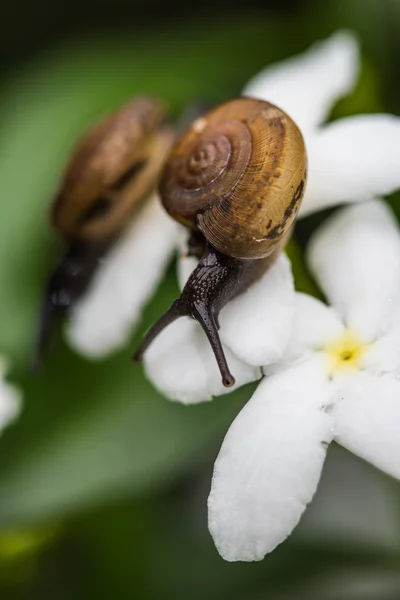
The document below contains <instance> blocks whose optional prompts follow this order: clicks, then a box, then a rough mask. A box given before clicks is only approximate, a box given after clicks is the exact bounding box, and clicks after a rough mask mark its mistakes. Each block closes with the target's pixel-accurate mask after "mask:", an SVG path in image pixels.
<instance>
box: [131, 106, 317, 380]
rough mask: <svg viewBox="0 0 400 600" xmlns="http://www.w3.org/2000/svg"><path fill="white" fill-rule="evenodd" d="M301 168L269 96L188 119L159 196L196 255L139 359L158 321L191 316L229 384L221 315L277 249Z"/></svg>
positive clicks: (297, 145) (293, 208)
mask: <svg viewBox="0 0 400 600" xmlns="http://www.w3.org/2000/svg"><path fill="white" fill-rule="evenodd" d="M306 168H307V157H306V150H305V145H304V141H303V137H302V135H301V133H300V131H299V129H298V127H297V126H296V124H295V123H294V122H293V121H292V119H291V118H290V117H289V116H288V115H287V114H286V113H284V112H283V111H282V110H281V109H279V108H278V107H276V106H274V105H273V104H270V103H268V102H264V101H262V100H255V99H252V98H240V99H236V100H232V101H230V102H227V103H225V104H222V105H220V106H218V107H217V108H215V109H213V110H211V111H210V112H208V113H207V114H206V115H204V116H203V117H201V118H198V119H197V120H195V121H194V123H193V124H192V126H191V127H190V128H189V129H188V130H187V131H186V132H185V133H184V134H183V135H182V136H181V137H180V139H179V140H178V141H177V142H176V144H175V145H174V147H173V149H172V150H171V153H170V155H169V157H168V160H167V162H166V164H165V167H164V170H163V174H162V176H161V181H160V195H161V199H162V202H163V205H164V207H165V209H166V210H167V212H168V213H169V214H170V215H171V217H173V218H174V219H176V220H177V221H179V222H180V223H182V224H183V225H185V226H187V227H188V228H190V229H191V230H192V232H193V233H192V235H191V238H190V240H189V246H188V254H190V255H195V256H197V257H198V258H199V259H200V258H201V260H200V262H199V264H198V266H197V267H196V269H195V270H194V271H193V273H192V275H191V276H190V278H189V280H188V281H187V283H186V286H185V287H184V289H183V292H182V294H181V296H180V298H178V299H177V300H175V302H174V303H173V304H172V306H171V308H170V309H169V310H168V311H167V312H166V313H165V315H164V316H163V317H161V319H160V320H159V321H158V322H157V323H156V324H155V325H154V326H153V327H152V328H151V329H150V331H149V332H148V334H147V336H146V337H145V339H144V340H143V342H142V344H141V345H140V347H139V349H138V350H137V352H136V354H135V359H136V360H137V361H141V360H142V358H143V354H144V352H145V350H146V349H147V347H148V346H149V344H150V343H151V342H152V340H153V339H154V338H155V337H156V336H157V335H158V334H159V333H160V332H161V331H162V329H164V328H165V327H166V326H167V325H168V324H170V323H171V322H173V321H174V320H175V319H178V318H179V317H182V316H189V317H192V318H193V319H196V320H197V321H198V322H199V323H200V325H201V326H202V328H203V330H204V332H205V334H206V335H207V338H208V340H209V342H210V345H211V347H212V350H213V352H214V354H215V357H216V360H217V363H218V366H219V369H220V372H221V376H222V382H223V384H224V385H225V386H226V387H229V386H231V385H233V384H234V382H235V380H234V377H233V376H232V374H231V373H230V371H229V367H228V365H227V361H226V358H225V355H224V351H223V348H222V344H221V341H220V338H219V334H218V330H219V323H218V315H219V312H220V310H221V309H222V308H223V306H224V305H225V304H226V303H227V302H228V301H229V300H230V299H231V298H233V297H234V296H236V295H238V294H240V293H241V292H243V291H245V290H246V289H247V288H248V287H249V285H251V283H253V282H254V281H256V280H257V279H258V278H259V277H260V276H261V275H262V274H263V273H264V272H265V270H266V269H267V268H269V266H270V265H271V264H272V262H273V261H274V260H275V258H276V257H277V256H278V254H279V252H280V251H281V250H282V248H283V246H284V244H285V242H286V241H287V239H288V236H289V235H290V231H291V227H292V224H293V221H294V219H295V217H296V214H297V211H298V209H299V206H300V203H301V200H302V196H303V193H304V188H305V183H306Z"/></svg>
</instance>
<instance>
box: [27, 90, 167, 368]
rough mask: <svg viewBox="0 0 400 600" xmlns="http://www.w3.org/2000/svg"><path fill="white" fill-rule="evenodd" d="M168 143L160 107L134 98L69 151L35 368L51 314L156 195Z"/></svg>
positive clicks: (64, 306) (80, 287) (67, 303)
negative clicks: (58, 242)
mask: <svg viewBox="0 0 400 600" xmlns="http://www.w3.org/2000/svg"><path fill="white" fill-rule="evenodd" d="M173 139H174V133H173V129H172V127H171V125H170V124H168V122H167V112H166V108H165V107H164V105H163V103H161V102H160V101H159V100H156V99H153V98H149V97H139V98H135V99H133V100H131V101H130V102H128V103H127V104H126V105H125V106H123V107H122V108H120V109H119V110H118V111H117V112H115V113H114V114H112V115H110V116H109V117H108V118H106V119H105V120H103V121H102V122H100V123H99V124H98V125H96V126H95V127H94V128H93V129H91V130H90V131H89V132H88V133H86V135H84V136H83V138H82V139H81V140H80V142H79V143H78V145H77V147H76V148H75V150H74V151H73V153H72V157H71V159H70V161H69V164H68V166H67V168H66V172H65V174H64V176H63V178H62V181H61V184H60V187H59V190H58V193H57V194H56V197H55V200H54V202H53V204H52V206H51V221H52V224H53V226H54V228H55V230H56V231H57V232H58V233H59V234H60V235H61V236H62V237H63V239H64V241H65V244H66V251H65V254H64V256H63V258H62V259H61V262H60V263H59V264H58V266H57V267H56V268H55V270H54V271H53V273H52V275H51V276H50V278H49V281H48V283H47V287H46V290H45V297H44V300H43V303H42V309H41V317H40V324H39V333H38V339H37V346H36V352H35V358H34V363H33V366H34V367H38V366H39V365H40V363H41V360H42V357H43V353H44V351H45V348H46V346H47V343H48V341H49V338H50V335H51V331H52V328H53V320H54V316H55V315H56V314H57V315H62V314H65V313H66V312H67V311H68V310H69V309H70V307H71V306H72V305H73V303H74V302H75V301H76V300H77V299H78V298H79V297H80V296H81V294H82V293H83V292H84V290H85V289H86V287H87V286H88V284H89V282H90V280H91V277H92V276H93V274H94V272H95V270H96V268H97V266H98V264H99V262H100V260H101V258H102V256H103V255H104V254H105V252H106V251H107V250H108V248H109V247H110V245H111V244H112V243H113V242H114V241H115V240H116V239H117V237H118V236H119V234H120V233H121V231H122V230H123V228H124V227H125V226H126V225H127V224H128V223H129V221H130V218H131V216H132V214H133V213H134V212H135V210H136V208H137V207H138V205H139V204H140V203H141V202H142V201H143V200H144V199H145V198H147V197H148V196H149V195H150V193H151V192H152V191H153V189H155V187H156V185H157V181H158V177H159V174H160V172H161V168H162V166H163V164H164V161H165V159H166V156H167V154H168V151H169V149H170V147H171V145H172V143H173Z"/></svg>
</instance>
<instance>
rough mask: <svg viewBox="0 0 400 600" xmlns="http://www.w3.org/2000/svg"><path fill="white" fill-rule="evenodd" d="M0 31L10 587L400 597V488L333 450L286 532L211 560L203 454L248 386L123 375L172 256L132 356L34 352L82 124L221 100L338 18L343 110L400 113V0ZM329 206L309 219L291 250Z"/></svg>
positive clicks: (16, 9) (230, 7)
mask: <svg viewBox="0 0 400 600" xmlns="http://www.w3.org/2000/svg"><path fill="white" fill-rule="evenodd" d="M0 23H1V36H0V72H1V88H0V107H1V110H0V202H1V218H0V353H2V354H3V353H4V355H6V356H7V357H8V358H9V359H10V361H11V364H12V367H13V369H12V372H11V380H13V381H15V382H16V383H17V384H18V385H19V386H20V387H22V388H23V391H24V397H25V404H24V410H23V413H22V415H21V417H20V419H19V420H18V421H17V422H16V424H15V425H13V426H11V427H10V428H9V429H8V430H6V431H5V433H4V434H3V435H2V436H1V438H0V598H2V599H3V598H4V599H5V600H8V599H14V598H16V599H28V598H29V599H31V598H32V599H36V598H40V599H44V600H46V599H50V598H51V599H53V598H56V599H61V600H64V599H65V600H72V599H74V600H75V599H77V600H80V599H84V598H85V599H92V598H93V599H97V598H99V599H103V598H113V597H116V598H122V599H125V598H127V599H131V598H134V599H140V600H141V599H153V598H154V599H159V598H160V599H164V598H177V599H180V598H182V599H184V598H187V597H190V598H191V599H192V600H195V599H203V598H210V599H216V600H217V599H218V600H219V599H221V600H225V599H231V600H235V599H246V600H261V599H264V598H268V599H272V600H274V599H277V600H285V599H286V600H294V599H302V598H304V599H310V600H312V599H313V598H319V599H327V600H330V599H332V600H340V599H343V600H344V599H346V600H353V599H354V600H357V599H360V600H364V599H370V598H374V599H375V598H376V599H379V600H381V599H386V598H393V599H395V600H396V599H399V598H400V553H399V552H400V494H399V489H398V485H397V484H396V483H395V482H394V481H391V480H390V479H389V478H386V477H384V476H383V475H381V474H379V473H377V472H375V471H374V470H373V468H372V467H370V466H368V465H366V464H364V463H363V462H362V461H360V460H358V459H355V458H354V457H350V456H349V455H348V454H347V453H346V452H344V451H343V450H339V449H333V451H332V452H331V453H330V454H329V458H328V463H327V467H326V469H325V471H324V476H323V480H322V484H321V487H320V490H319V492H318V494H317V498H316V500H315V502H314V503H313V505H312V507H311V509H310V510H309V511H308V512H307V514H306V517H305V519H304V520H303V522H302V524H301V526H300V527H299V529H298V530H296V532H295V534H294V535H293V536H292V537H291V538H290V539H289V540H288V541H287V542H286V543H285V544H283V545H282V546H280V547H279V548H278V549H277V550H276V551H275V552H274V553H273V554H272V555H270V556H268V557H267V558H266V559H265V560H264V561H263V562H261V563H259V564H250V565H247V564H228V563H224V562H223V560H222V559H221V558H220V557H219V556H218V554H217V552H216V550H215V549H214V546H213V543H212V540H211V538H210V536H209V534H208V531H207V524H206V498H207V495H208V489H209V484H210V477H211V473H212V465H213V461H214V459H215V457H216V454H217V452H218V448H219V446H220V444H221V441H222V439H223V436H224V433H225V432H226V430H227V428H228V426H229V424H230V422H231V421H232V419H233V418H234V416H235V415H236V414H237V412H238V410H239V409H240V407H241V406H242V405H243V403H244V402H245V401H246V399H248V397H249V394H250V393H251V386H247V387H246V388H243V389H241V390H239V391H238V392H236V393H234V394H232V395H229V396H226V397H224V398H221V399H218V400H216V401H214V402H213V403H210V404H207V405H203V406H196V407H191V408H185V407H182V406H179V405H175V404H171V403H169V402H167V401H166V400H165V399H163V398H162V397H160V396H159V395H158V394H157V393H156V392H155V391H154V390H153V389H152V387H151V386H150V385H149V383H147V382H146V381H145V379H144V377H143V375H142V373H141V369H140V368H134V367H132V365H131V363H130V360H129V356H130V351H131V349H132V348H133V347H134V346H135V344H136V343H137V340H138V339H139V338H140V335H141V334H142V332H143V331H144V330H145V329H146V328H147V327H148V326H149V324H150V323H151V322H152V321H153V320H154V319H155V317H156V316H157V315H159V314H160V313H161V311H162V308H164V307H165V306H167V305H168V304H169V302H170V301H171V300H172V299H173V298H174V295H175V294H176V283H175V277H174V268H173V265H171V268H170V270H169V272H168V274H167V276H166V278H165V280H164V281H163V282H162V284H161V285H162V287H163V292H162V294H158V295H156V296H155V298H153V300H152V301H151V302H150V303H149V305H148V307H147V308H146V311H145V314H144V318H143V321H142V323H141V326H140V328H139V329H140V331H138V332H137V333H136V335H135V337H134V338H133V339H132V340H131V342H130V344H129V347H128V348H126V349H125V350H124V351H123V352H121V353H119V354H118V355H116V356H113V357H112V358H111V359H109V360H106V361H104V362H102V363H101V364H98V363H97V364H91V363H89V362H86V361H85V360H84V359H82V358H81V357H79V356H77V355H75V354H74V353H73V352H72V351H71V350H69V349H68V347H66V345H64V343H63V340H62V337H61V336H58V339H57V340H56V343H55V344H54V347H53V352H52V354H51V357H50V358H49V360H48V363H47V364H46V369H45V372H44V373H43V374H41V375H40V376H39V377H33V376H32V375H31V374H30V373H29V372H28V369H27V362H28V357H29V352H30V349H31V345H32V338H33V334H34V330H35V318H36V312H37V307H38V303H39V299H40V294H41V290H42V285H43V282H44V279H45V277H46V275H47V273H48V271H49V269H50V267H51V266H52V264H53V263H54V260H55V257H56V256H57V254H58V252H59V251H60V245H59V240H57V239H56V237H55V235H54V234H53V233H52V232H51V231H50V228H49V225H48V218H47V207H48V204H49V200H50V198H51V195H52V191H53V189H54V187H55V185H56V183H57V179H58V176H59V173H60V170H61V169H62V167H63V165H64V163H65V160H66V158H67V157H68V153H69V150H70V148H71V147H72V146H73V144H74V142H75V140H76V139H77V137H78V136H79V135H80V134H81V133H82V131H83V130H84V129H85V128H86V127H87V126H88V125H89V124H91V123H93V122H94V121H95V120H96V119H97V118H98V117H99V116H100V115H102V114H103V113H105V112H109V111H110V110H112V109H113V108H115V107H117V106H118V105H120V104H121V103H122V102H124V101H125V100H126V99H127V98H129V97H130V96H132V95H134V94H136V93H143V92H145V93H150V94H155V95H158V96H161V97H164V98H165V99H166V100H167V101H168V102H169V103H170V106H171V108H172V110H173V111H174V112H175V113H176V114H178V113H179V111H180V110H182V108H183V107H184V106H185V105H186V104H187V103H188V102H190V101H192V100H193V99H197V98H204V99H207V100H209V101H211V102H218V101H222V100H224V99H227V98H229V97H232V96H234V95H237V94H238V93H240V90H241V89H242V87H243V85H244V83H245V82H246V81H247V80H248V79H249V78H250V77H251V76H252V75H254V74H255V73H257V72H258V71H259V70H260V69H261V68H262V67H264V66H265V65H266V64H268V63H270V62H273V61H276V60H279V59H281V58H284V57H286V56H289V55H291V54H293V53H296V52H299V51H302V50H303V49H305V48H306V47H307V46H308V45H309V44H310V43H311V42H313V41H314V40H315V39H321V38H324V37H326V36H327V35H329V34H330V33H331V32H333V31H335V30H336V29H337V28H343V27H345V28H349V29H352V30H354V31H355V32H356V33H357V34H358V36H359V39H360V42H361V46H362V54H363V67H362V76H361V79H360V82H359V84H358V86H357V88H356V90H355V92H354V93H353V94H352V96H351V97H350V98H347V99H345V100H343V101H341V102H340V103H338V105H337V106H336V107H335V109H334V111H333V117H338V116H343V115H346V114H351V113H357V112H375V111H379V110H386V111H391V112H394V113H395V114H400V79H399V77H398V73H399V71H400V2H398V1H397V0H363V1H362V0H359V1H356V0H326V1H325V2H321V1H320V0H308V1H306V0H298V1H295V0H281V1H279V0H269V1H264V2H262V1H258V2H257V1H254V0H247V1H246V2H245V3H243V2H239V1H236V2H234V1H232V0H230V1H229V2H228V1H220V2H214V3H212V4H210V5H209V6H208V5H207V3H204V2H203V3H198V4H197V5H194V4H193V3H188V4H187V5H186V6H183V5H182V3H181V2H180V1H179V0H170V1H169V2H165V1H164V2H163V1H162V0H129V1H128V0H114V1H113V2H112V3H109V2H104V1H102V0H96V1H95V0H68V1H66V0H62V1H59V2H57V3H56V2H54V1H52V0H35V1H34V2H32V0H15V1H14V2H8V1H5V2H3V3H2V4H1V6H0ZM392 204H393V205H394V206H396V204H398V202H397V199H396V198H393V199H392ZM320 218H321V217H319V216H318V217H314V218H309V219H306V220H304V221H303V222H302V223H301V225H300V226H299V227H298V230H297V240H298V242H300V246H301V244H302V243H303V242H304V240H305V239H306V238H307V235H308V232H309V231H310V229H311V228H312V227H313V226H314V225H315V223H316V220H318V219H320ZM293 252H294V254H293V255H295V256H296V260H295V270H296V280H297V284H298V287H299V289H306V290H309V289H310V285H311V284H310V282H309V279H308V275H307V273H305V271H304V265H302V263H301V254H300V253H299V251H296V250H293Z"/></svg>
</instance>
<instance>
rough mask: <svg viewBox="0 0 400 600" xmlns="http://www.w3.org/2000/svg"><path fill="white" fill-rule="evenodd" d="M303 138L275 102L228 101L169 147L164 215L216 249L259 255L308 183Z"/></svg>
mask: <svg viewBox="0 0 400 600" xmlns="http://www.w3.org/2000/svg"><path fill="white" fill-rule="evenodd" d="M306 165H307V159H306V151H305V146H304V141H303V137H302V135H301V133H300V131H299V129H298V127H297V125H296V124H295V123H294V121H292V119H291V118H290V117H289V116H288V115H287V114H286V113H284V112H283V111H282V110H281V109H279V108H277V107H276V106H274V105H273V104H270V103H268V102H264V101H262V100H255V99H252V98H240V99H237V100H233V101H231V102H227V103H225V104H222V105H221V106H219V107H217V108H216V109H214V110H212V111H211V112H210V113H208V114H207V115H206V116H204V117H202V118H199V119H197V120H196V121H195V122H194V123H193V125H192V127H191V128H190V129H189V130H188V132H187V133H186V135H184V136H183V137H182V138H181V139H180V140H179V141H178V142H177V144H176V145H175V146H174V148H173V150H172V152H171V154H170V156H169V159H168V161H167V164H166V167H165V169H164V173H163V176H162V179H161V183H160V192H161V198H162V201H163V204H164V206H165V208H166V210H167V212H168V213H169V214H170V215H171V216H172V217H173V218H175V219H177V220H178V221H180V222H181V223H183V224H185V225H187V226H189V227H191V228H193V229H197V228H198V229H200V231H201V232H202V233H203V234H204V237H205V238H206V239H207V240H208V242H209V243H210V244H211V245H212V246H213V247H214V248H215V249H216V250H218V251H219V252H222V253H224V254H226V255H228V256H232V257H235V258H242V259H249V258H265V257H267V256H269V255H270V254H271V253H272V252H273V251H274V249H275V247H276V245H277V241H278V240H280V239H281V238H282V237H283V236H284V235H285V234H286V232H287V231H288V230H290V227H291V225H292V223H293V220H294V218H295V216H296V213H297V211H298V208H299V206H300V202H301V199H302V196H303V191H304V187H305V181H306Z"/></svg>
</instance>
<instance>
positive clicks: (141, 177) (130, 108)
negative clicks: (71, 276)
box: [51, 97, 173, 241]
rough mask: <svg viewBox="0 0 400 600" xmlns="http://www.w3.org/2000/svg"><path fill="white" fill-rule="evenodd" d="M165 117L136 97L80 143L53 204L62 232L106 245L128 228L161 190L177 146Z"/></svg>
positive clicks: (159, 108) (155, 103)
mask: <svg viewBox="0 0 400 600" xmlns="http://www.w3.org/2000/svg"><path fill="white" fill-rule="evenodd" d="M166 117H167V113H166V109H165V107H164V105H163V104H162V103H161V102H159V101H158V100H155V99H152V98H147V97H141V98H135V99H134V100H132V101H130V102H129V103H128V104H126V105H125V106H123V107H122V108H121V109H120V110H119V111H117V112H115V113H114V114H112V115H111V116H109V117H108V118H106V119H105V120H104V121H102V122H101V123H99V124H98V125H97V126H95V127H94V128H93V129H92V130H91V131H89V132H88V133H87V134H86V135H85V136H84V137H83V138H82V139H81V141H80V142H79V143H78V145H77V147H76V148H75V151H74V153H73V155H72V158H71V160H70V162H69V164H68V166H67V169H66V171H65V174H64V177H63V179H62V181H61V185H60V187H59V191H58V193H57V195H56V199H55V201H54V203H53V206H52V211H51V217H52V222H53V224H54V226H55V227H56V229H57V230H58V231H60V232H61V233H62V234H64V235H65V236H66V237H67V238H69V239H71V238H72V239H81V240H85V241H103V240H104V239H107V238H112V237H113V235H115V234H116V233H117V232H118V231H119V230H120V229H121V228H122V227H123V226H124V225H125V224H126V222H127V220H129V217H130V215H131V213H132V211H133V210H134V209H135V207H136V205H137V204H138V203H139V202H140V201H141V200H142V199H143V198H145V197H146V196H147V195H149V194H150V192H151V191H152V190H153V189H154V188H155V187H156V186H157V183H158V178H159V175H160V172H161V169H162V167H163V165H164V162H165V159H166V156H167V154H168V152H169V150H170V148H171V145H172V142H173V132H172V129H171V127H170V126H169V125H167V124H166Z"/></svg>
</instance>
